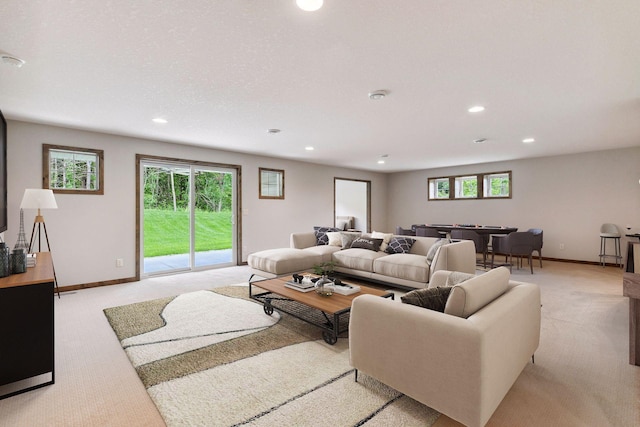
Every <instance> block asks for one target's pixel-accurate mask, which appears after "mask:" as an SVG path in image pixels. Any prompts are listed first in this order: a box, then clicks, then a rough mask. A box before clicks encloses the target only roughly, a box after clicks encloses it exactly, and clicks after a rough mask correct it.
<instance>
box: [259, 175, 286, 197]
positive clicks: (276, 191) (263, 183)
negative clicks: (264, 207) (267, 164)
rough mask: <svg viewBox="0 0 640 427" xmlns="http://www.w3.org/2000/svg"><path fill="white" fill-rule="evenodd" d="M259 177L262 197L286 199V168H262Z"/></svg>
mask: <svg viewBox="0 0 640 427" xmlns="http://www.w3.org/2000/svg"><path fill="white" fill-rule="evenodd" d="M259 179H260V183H259V187H260V188H259V196H260V198H261V199H284V170H281V169H268V168H260V170H259Z"/></svg>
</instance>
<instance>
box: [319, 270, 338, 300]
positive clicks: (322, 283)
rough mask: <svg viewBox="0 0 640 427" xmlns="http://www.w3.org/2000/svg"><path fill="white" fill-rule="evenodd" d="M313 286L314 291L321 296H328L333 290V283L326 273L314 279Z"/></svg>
mask: <svg viewBox="0 0 640 427" xmlns="http://www.w3.org/2000/svg"><path fill="white" fill-rule="evenodd" d="M315 288H316V292H317V293H318V294H319V295H322V296H323V297H329V296H331V295H333V292H334V291H335V285H334V284H333V282H332V281H331V280H329V279H328V278H327V276H326V275H322V277H321V278H319V279H318V280H317V281H316V285H315Z"/></svg>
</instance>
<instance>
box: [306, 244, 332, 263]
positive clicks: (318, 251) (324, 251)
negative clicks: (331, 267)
mask: <svg viewBox="0 0 640 427" xmlns="http://www.w3.org/2000/svg"><path fill="white" fill-rule="evenodd" d="M340 249H341V248H340V247H339V246H331V245H320V246H311V247H309V248H304V249H302V250H303V251H305V252H307V253H310V254H314V255H320V256H321V257H322V259H321V261H320V262H321V263H323V262H330V261H331V260H332V258H331V256H332V255H333V253H334V252H336V251H339V250H340Z"/></svg>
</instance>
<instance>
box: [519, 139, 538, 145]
mask: <svg viewBox="0 0 640 427" xmlns="http://www.w3.org/2000/svg"><path fill="white" fill-rule="evenodd" d="M535 141H536V140H535V139H533V138H525V139H523V140H522V142H524V143H525V144H530V143H532V142H535Z"/></svg>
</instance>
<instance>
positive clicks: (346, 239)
mask: <svg viewBox="0 0 640 427" xmlns="http://www.w3.org/2000/svg"><path fill="white" fill-rule="evenodd" d="M360 236H362V233H361V232H360V231H341V232H340V238H341V239H342V249H349V248H350V247H351V244H352V243H353V241H354V240H356V239H357V238H358V237H360Z"/></svg>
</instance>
